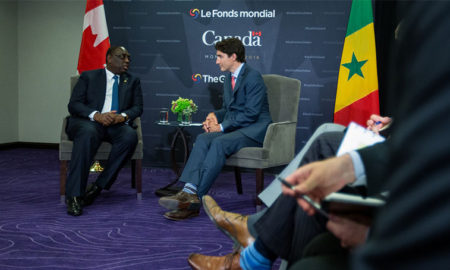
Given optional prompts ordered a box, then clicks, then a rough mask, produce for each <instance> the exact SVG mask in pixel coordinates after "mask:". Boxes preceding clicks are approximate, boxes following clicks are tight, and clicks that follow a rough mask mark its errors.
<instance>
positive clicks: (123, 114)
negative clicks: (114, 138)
mask: <svg viewBox="0 0 450 270" xmlns="http://www.w3.org/2000/svg"><path fill="white" fill-rule="evenodd" d="M120 115H122V116H123V118H125V121H124V122H126V121H128V115H127V114H126V113H121V114H120Z"/></svg>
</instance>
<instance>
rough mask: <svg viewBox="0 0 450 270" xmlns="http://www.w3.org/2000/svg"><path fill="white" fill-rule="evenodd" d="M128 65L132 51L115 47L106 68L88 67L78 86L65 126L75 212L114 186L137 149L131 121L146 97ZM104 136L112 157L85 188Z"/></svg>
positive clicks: (71, 207)
mask: <svg viewBox="0 0 450 270" xmlns="http://www.w3.org/2000/svg"><path fill="white" fill-rule="evenodd" d="M129 64H130V54H129V53H128V51H127V50H126V49H125V48H124V47H111V48H109V49H108V51H107V53H106V68H105V69H97V70H91V71H85V72H83V73H82V74H81V76H80V78H79V80H78V82H77V84H76V85H75V87H74V89H73V92H72V96H71V98H70V102H69V105H68V108H69V112H70V117H69V119H68V124H67V130H66V131H67V134H68V135H69V138H70V139H71V140H73V150H72V157H71V161H70V167H69V175H68V177H67V186H66V198H67V200H66V203H67V213H68V214H70V215H73V216H79V215H81V214H82V212H83V211H82V207H83V205H84V206H87V205H90V204H92V202H93V201H94V199H95V198H96V197H97V196H98V195H99V194H100V192H101V190H102V189H107V190H108V189H109V188H110V187H111V185H112V184H113V182H114V181H115V179H116V177H117V174H118V172H119V170H120V169H121V168H122V167H123V166H124V164H125V163H126V162H127V160H128V159H129V158H130V157H131V155H132V154H133V152H134V150H135V148H136V144H137V134H136V131H135V129H134V128H133V127H132V123H133V120H134V119H135V118H136V117H138V116H140V115H141V114H142V108H143V102H142V90H141V84H140V80H139V78H137V77H135V76H133V75H131V74H130V73H128V72H127V71H128V66H129ZM103 140H105V141H109V142H110V143H111V144H112V149H111V153H110V156H109V158H108V162H107V164H106V166H105V168H104V170H103V172H102V173H101V174H100V175H99V177H98V178H97V180H96V181H95V183H92V184H91V185H90V186H89V187H88V188H87V189H86V185H87V180H88V176H89V167H90V165H91V164H92V161H93V159H94V156H95V153H96V152H97V149H98V147H99V146H100V144H101V142H102V141H103Z"/></svg>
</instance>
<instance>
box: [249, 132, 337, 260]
mask: <svg viewBox="0 0 450 270" xmlns="http://www.w3.org/2000/svg"><path fill="white" fill-rule="evenodd" d="M343 137H344V133H343V132H327V133H323V134H321V135H319V136H318V137H317V138H316V139H315V140H314V142H313V143H312V144H311V146H310V148H309V149H308V151H307V152H306V153H305V155H304V157H303V159H302V161H301V162H300V166H302V165H305V164H308V163H310V162H313V161H318V160H323V159H325V158H328V157H332V156H334V155H335V154H336V152H337V150H338V148H339V145H340V143H341V141H342V138H343ZM264 211H265V212H264V214H262V215H261V214H260V213H257V214H255V216H253V215H252V216H250V217H249V222H248V223H247V225H248V227H249V231H250V233H251V234H252V235H253V236H254V237H259V238H260V240H261V241H262V242H263V243H264V245H265V246H266V247H267V248H269V249H270V250H271V251H272V252H274V253H275V254H277V255H278V256H279V257H281V258H282V259H285V260H287V261H288V262H290V263H291V262H295V261H298V260H300V258H301V257H302V253H303V250H304V248H305V246H306V245H307V244H308V243H309V242H310V241H311V240H312V239H313V238H314V237H315V236H316V235H318V234H320V233H322V232H325V231H326V228H325V224H326V219H325V218H324V217H322V216H319V215H318V214H316V215H315V216H313V217H310V216H308V215H307V214H306V213H305V212H304V211H303V210H302V208H301V207H299V206H298V204H297V201H296V199H294V198H292V197H287V196H283V195H280V196H279V197H278V199H277V200H276V201H275V202H274V204H273V205H272V206H271V207H269V208H267V210H264ZM255 234H256V235H255Z"/></svg>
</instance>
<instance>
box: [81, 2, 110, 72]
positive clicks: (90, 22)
mask: <svg viewBox="0 0 450 270" xmlns="http://www.w3.org/2000/svg"><path fill="white" fill-rule="evenodd" d="M110 46H111V45H110V43H109V35H108V27H107V24H106V17H105V8H104V6H103V0H87V2H86V11H85V14H84V22H83V37H82V39H81V46H80V54H79V56H78V67H77V70H78V73H79V74H81V73H82V72H83V71H86V70H92V69H99V68H104V66H105V62H106V58H105V57H106V51H107V50H108V49H109V47H110Z"/></svg>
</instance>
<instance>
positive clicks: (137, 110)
mask: <svg viewBox="0 0 450 270" xmlns="http://www.w3.org/2000/svg"><path fill="white" fill-rule="evenodd" d="M132 83H133V85H132V87H131V88H130V89H131V99H130V103H129V104H128V106H126V107H125V109H123V110H122V111H121V112H123V113H126V114H127V115H128V117H129V118H130V120H133V119H135V118H136V117H139V116H141V115H142V111H143V107H144V105H143V104H144V103H143V97H142V88H141V80H140V79H139V78H134V79H133V80H132Z"/></svg>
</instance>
